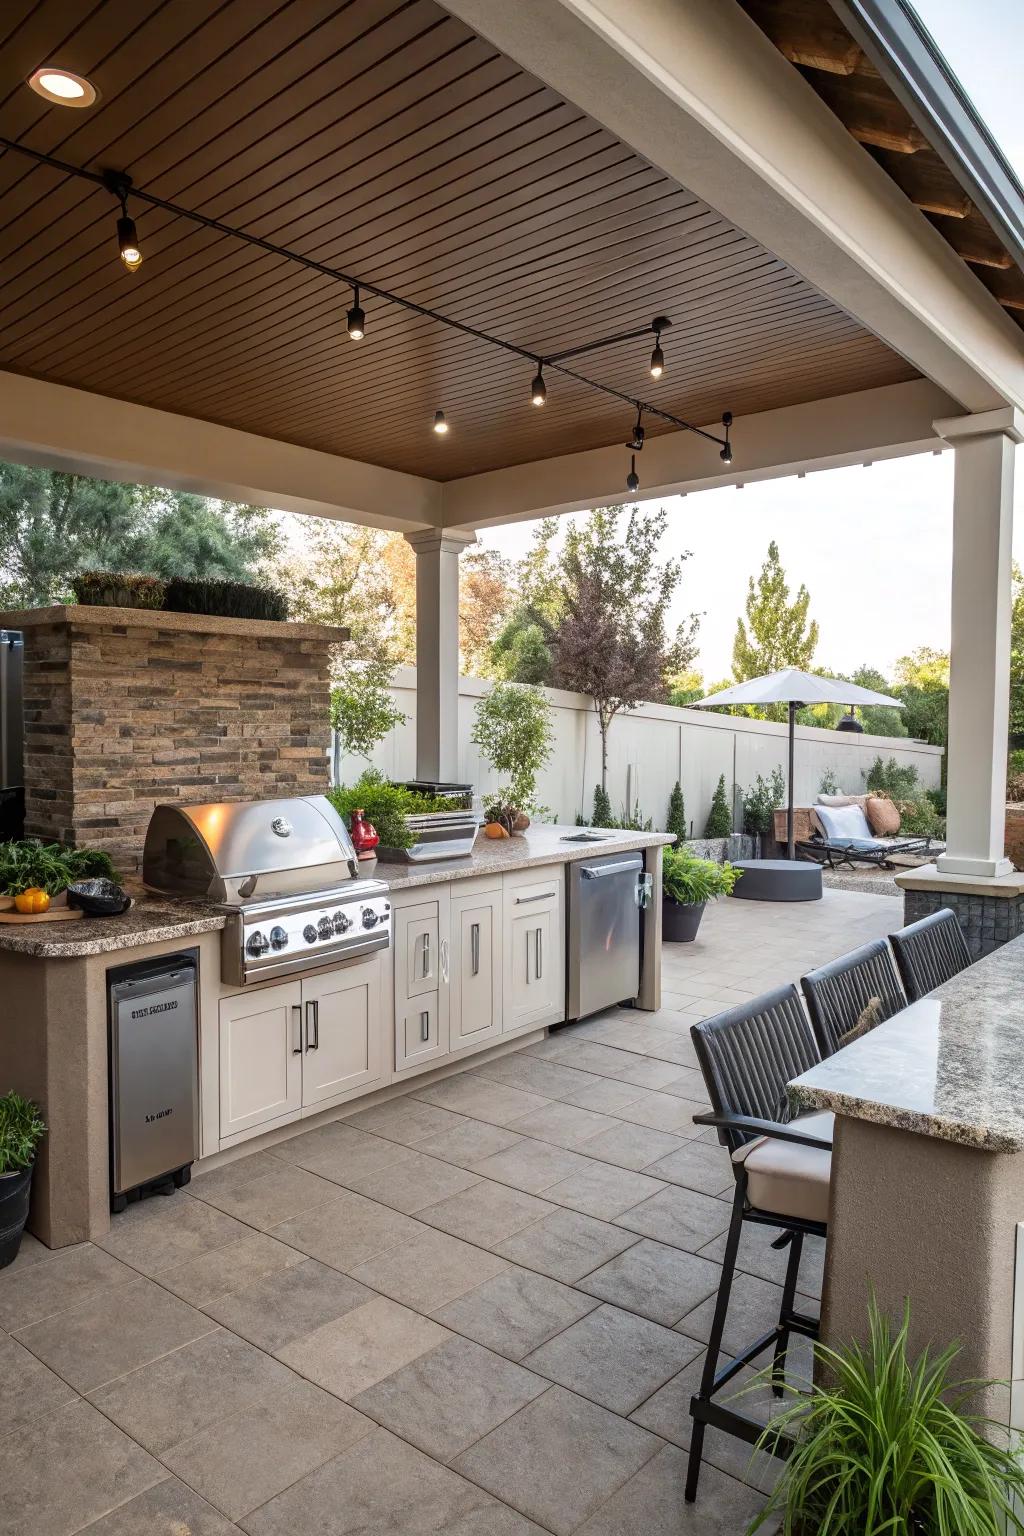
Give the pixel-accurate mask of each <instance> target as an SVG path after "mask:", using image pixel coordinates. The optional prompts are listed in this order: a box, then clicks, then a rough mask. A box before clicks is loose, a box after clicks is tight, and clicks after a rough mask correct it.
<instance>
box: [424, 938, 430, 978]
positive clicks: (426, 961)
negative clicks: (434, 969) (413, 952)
mask: <svg viewBox="0 0 1024 1536" xmlns="http://www.w3.org/2000/svg"><path fill="white" fill-rule="evenodd" d="M429 975H430V934H429V933H425V934H424V935H423V980H424V981H425V980H426V978H427V977H428V976H429Z"/></svg>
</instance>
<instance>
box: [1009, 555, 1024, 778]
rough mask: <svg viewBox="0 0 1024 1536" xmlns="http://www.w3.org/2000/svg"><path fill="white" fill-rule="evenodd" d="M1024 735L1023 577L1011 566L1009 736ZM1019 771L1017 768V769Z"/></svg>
mask: <svg viewBox="0 0 1024 1536" xmlns="http://www.w3.org/2000/svg"><path fill="white" fill-rule="evenodd" d="M1022 735H1024V577H1022V575H1021V570H1020V566H1019V565H1017V564H1016V563H1015V564H1014V567H1013V599H1012V607H1011V609H1010V736H1011V738H1012V739H1014V740H1016V739H1017V737H1019V736H1022ZM1018 771H1019V770H1018Z"/></svg>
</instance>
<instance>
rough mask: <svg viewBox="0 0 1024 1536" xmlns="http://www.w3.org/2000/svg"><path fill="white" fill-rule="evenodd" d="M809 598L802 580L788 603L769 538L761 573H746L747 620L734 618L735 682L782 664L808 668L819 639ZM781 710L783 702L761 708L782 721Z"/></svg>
mask: <svg viewBox="0 0 1024 1536" xmlns="http://www.w3.org/2000/svg"><path fill="white" fill-rule="evenodd" d="M810 603H811V598H810V593H809V592H808V591H807V588H806V587H805V586H803V584H801V586H800V589H799V591H798V592H797V594H796V597H795V598H794V599H793V601H792V602H790V598H789V583H788V582H787V580H786V573H785V571H784V570H783V568H782V563H781V561H780V559H779V546H778V545H777V544H776V542H775V540H774V539H773V540H772V541H771V543H770V544H769V545H768V558H767V560H766V561H765V563H764V565H763V566H762V567H761V574H760V575H759V576H758V578H757V580H756V582H755V580H754V577H753V576H751V578H750V580H749V582H748V584H747V601H746V605H745V607H746V621H745V622H744V619H743V618H742V617H740V618H738V619H737V620H736V639H735V640H734V641H733V647H732V670H733V676H734V678H735V680H736V682H738V683H743V682H746V681H747V680H748V679H749V678H752V677H762V676H764V675H765V674H766V673H770V672H779V671H781V669H782V668H783V667H799V668H800V669H801V671H806V670H807V668H808V667H809V666H810V664H811V659H812V657H813V656H814V651H815V648H816V646H817V644H818V624H817V621H816V620H814V619H811V620H810V621H808V617H807V611H808V609H809V607H810ZM785 713H786V706H785V705H784V704H771V705H768V706H767V707H766V708H765V710H764V716H765V718H766V719H770V720H782V719H783V718H784V717H785Z"/></svg>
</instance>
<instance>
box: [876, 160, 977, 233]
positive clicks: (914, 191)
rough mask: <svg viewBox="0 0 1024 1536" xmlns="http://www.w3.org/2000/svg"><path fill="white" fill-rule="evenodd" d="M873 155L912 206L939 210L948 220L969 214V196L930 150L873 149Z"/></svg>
mask: <svg viewBox="0 0 1024 1536" xmlns="http://www.w3.org/2000/svg"><path fill="white" fill-rule="evenodd" d="M874 156H875V159H876V160H877V161H878V163H879V165H881V166H882V167H883V169H884V170H886V171H888V173H889V175H890V176H891V177H892V179H893V181H894V182H895V183H896V185H897V186H898V187H900V189H901V190H902V191H903V192H905V193H906V195H907V197H909V198H910V201H911V202H912V203H913V204H914V205H915V207H917V208H920V209H922V210H923V212H925V213H940V214H942V215H943V217H944V218H947V219H966V217H967V215H968V214H969V213H970V211H971V200H970V198H969V197H968V196H967V193H966V192H965V191H964V189H963V187H961V185H960V183H959V182H958V181H957V179H956V177H955V176H954V175H953V173H952V172H951V171H950V170H949V169H948V167H947V166H946V164H945V162H944V161H942V160H940V159H939V157H938V155H937V154H936V153H935V151H934V150H933V149H921V150H918V152H917V154H916V155H901V154H894V153H893V151H892V150H888V149H876V150H875V151H874Z"/></svg>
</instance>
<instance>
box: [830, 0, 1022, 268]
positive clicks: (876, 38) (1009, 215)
mask: <svg viewBox="0 0 1024 1536" xmlns="http://www.w3.org/2000/svg"><path fill="white" fill-rule="evenodd" d="M829 3H830V4H831V6H832V9H833V10H834V11H835V13H836V15H837V16H838V17H839V19H840V20H841V21H842V23H843V25H844V26H845V27H846V28H847V30H848V31H849V32H850V34H851V36H852V37H853V38H854V39H855V40H856V41H857V42H858V43H859V44H860V46H861V47H862V48H863V49H864V52H865V53H866V54H867V56H868V58H869V59H870V60H871V62H872V63H873V64H874V65H875V67H876V69H878V71H879V72H880V74H881V75H882V77H883V79H884V80H885V82H886V84H887V85H888V86H889V88H890V89H891V90H892V91H893V92H894V94H895V95H896V96H897V97H898V98H899V100H900V101H901V102H902V104H903V106H904V107H905V108H906V109H907V111H908V112H909V113H910V116H911V117H912V118H913V120H914V122H915V123H916V124H917V126H918V128H919V129H920V130H921V132H922V133H923V134H924V136H925V138H926V139H927V140H928V142H929V144H931V146H932V148H933V149H934V150H935V152H936V153H937V154H938V155H939V156H940V157H941V159H942V160H944V161H945V163H946V165H947V166H948V167H949V169H950V171H951V172H952V173H953V175H954V176H955V177H956V179H957V181H958V182H959V183H960V185H961V186H962V187H963V189H964V191H965V192H967V194H968V195H969V196H970V198H971V201H972V202H973V203H974V205H975V207H976V208H977V209H978V211H979V212H980V213H981V214H982V215H983V216H984V217H985V219H986V220H987V221H988V224H989V226H990V227H991V229H992V231H993V233H994V234H995V235H997V236H998V238H999V239H1000V240H1001V241H1002V243H1003V245H1004V247H1005V249H1006V251H1007V252H1008V254H1009V255H1010V256H1011V257H1012V258H1013V260H1014V261H1015V262H1016V264H1017V266H1018V267H1019V268H1020V269H1021V271H1024V189H1022V187H1021V184H1020V182H1019V181H1018V180H1017V177H1016V176H1015V175H1014V173H1013V170H1012V169H1011V167H1010V165H1009V164H1008V162H1007V160H1006V159H1005V157H1004V155H1003V153H1002V151H1001V150H1000V148H999V146H998V144H997V143H996V141H995V139H994V138H993V137H992V135H991V133H990V132H989V130H988V128H987V127H986V126H985V123H984V122H983V121H982V119H981V117H980V116H979V115H978V112H977V110H976V109H975V107H974V104H973V103H972V102H971V100H970V98H969V97H968V96H967V94H966V92H965V91H964V89H963V86H962V85H961V84H960V82H959V80H958V79H957V78H956V75H955V74H954V73H953V71H952V70H951V69H950V67H949V65H948V64H947V62H946V60H945V58H944V57H943V55H942V53H941V52H940V50H939V48H938V46H937V44H936V43H935V40H934V39H933V37H932V36H931V34H930V32H929V31H928V29H927V28H926V27H925V25H924V23H923V22H922V21H921V18H920V17H919V16H918V14H917V12H916V11H915V10H914V8H913V6H912V5H911V4H910V3H909V0H829Z"/></svg>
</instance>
